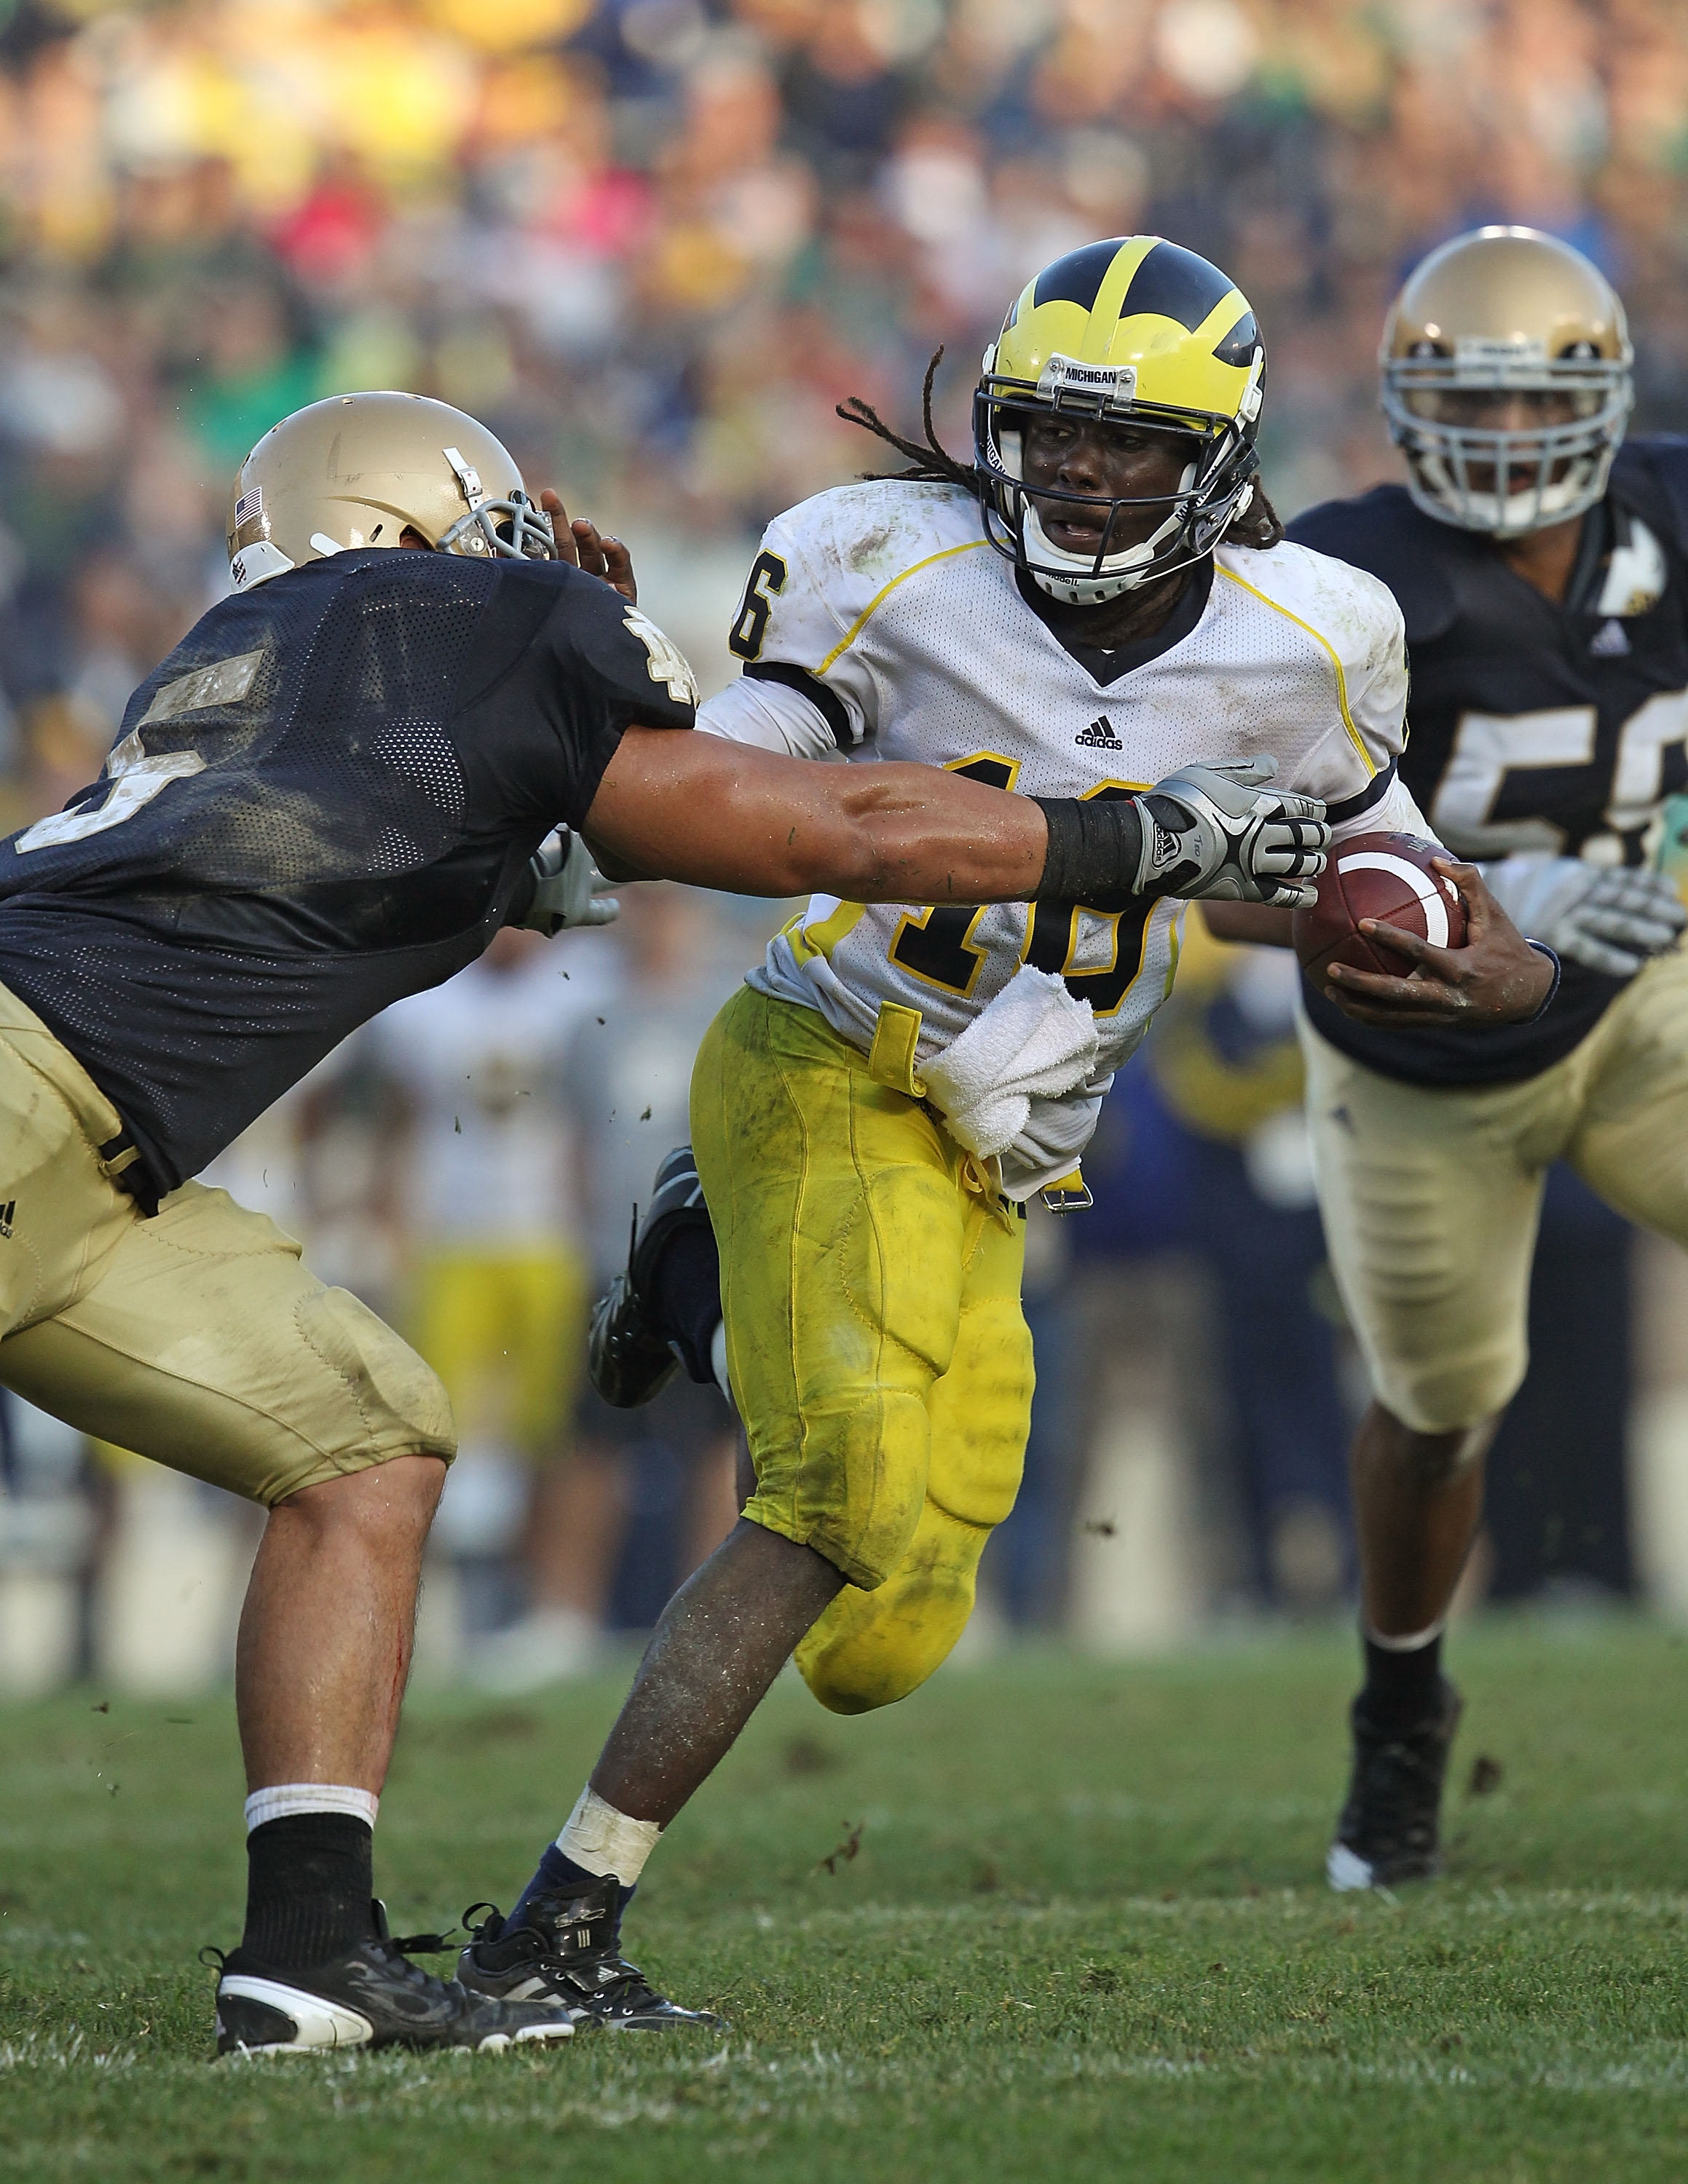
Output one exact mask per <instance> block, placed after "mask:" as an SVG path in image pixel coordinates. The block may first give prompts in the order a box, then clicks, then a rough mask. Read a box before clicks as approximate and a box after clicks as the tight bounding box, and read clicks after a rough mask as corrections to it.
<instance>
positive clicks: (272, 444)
mask: <svg viewBox="0 0 1688 2184" xmlns="http://www.w3.org/2000/svg"><path fill="white" fill-rule="evenodd" d="M407 530H408V531H414V532H416V535H417V536H418V537H419V538H423V539H426V541H427V542H428V544H429V545H430V546H432V547H433V548H435V549H438V550H439V552H441V553H444V554H473V555H476V556H479V557H482V558H486V557H503V558H514V559H524V560H552V559H554V558H555V557H556V540H555V538H553V537H552V535H551V518H550V516H549V515H545V513H544V511H543V510H540V509H539V508H537V507H536V506H535V505H534V503H533V502H532V501H531V500H530V499H528V495H527V493H526V492H525V491H524V490H523V484H522V473H521V471H519V470H518V469H517V466H516V462H515V459H514V458H513V457H512V456H511V454H510V451H509V449H508V448H506V447H505V445H504V443H503V442H502V441H500V439H499V438H498V437H497V436H496V435H495V434H494V433H492V432H489V431H488V430H487V428H486V426H484V425H483V424H481V423H479V422H478V421H477V420H476V419H475V418H473V417H471V416H470V415H467V412H466V411H464V410H461V409H453V408H452V407H451V406H450V404H449V403H445V402H436V401H434V400H433V399H432V398H431V397H429V396H428V395H426V394H403V393H393V392H383V393H367V394H331V395H330V396H329V397H328V398H327V400H326V401H324V402H313V403H311V404H310V405H309V407H308V408H306V409H295V410H294V411H293V415H291V416H290V417H283V418H282V421H281V423H280V424H279V425H272V426H271V427H270V430H269V431H268V432H266V433H265V435H264V437H263V438H262V439H261V440H260V442H259V443H258V444H257V446H256V447H255V448H254V449H253V450H252V453H251V454H249V456H248V457H247V458H246V460H245V461H244V462H243V464H242V465H241V466H240V470H239V471H238V474H237V476H236V478H235V482H234V493H233V497H232V502H231V504H230V508H229V518H228V554H229V573H230V575H231V576H232V578H233V580H234V588H235V589H236V590H237V591H246V590H249V588H251V587H252V586H253V585H254V584H261V583H262V582H265V579H266V578H267V577H278V576H280V575H281V573H282V571H283V570H284V569H292V568H296V567H297V566H298V565H299V563H300V562H301V561H315V560H321V558H322V556H323V555H325V554H338V553H343V552H344V551H345V550H346V549H349V548H358V547H363V546H397V545H398V544H400V542H401V541H402V539H403V538H404V535H405V532H406V531H407Z"/></svg>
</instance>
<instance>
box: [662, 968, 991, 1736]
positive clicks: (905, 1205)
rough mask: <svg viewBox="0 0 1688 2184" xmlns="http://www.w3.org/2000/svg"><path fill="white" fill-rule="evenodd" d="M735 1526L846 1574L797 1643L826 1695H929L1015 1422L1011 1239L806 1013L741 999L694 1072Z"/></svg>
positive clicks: (965, 1603) (826, 1701) (931, 1135)
mask: <svg viewBox="0 0 1688 2184" xmlns="http://www.w3.org/2000/svg"><path fill="white" fill-rule="evenodd" d="M691 1127H692V1143H693V1147H694V1150H695V1151H696V1156H697V1167H698V1173H699V1176H700V1177H701V1180H702V1184H703V1190H704V1195H705V1197H706V1199H707V1201H708V1206H709V1212H710V1217H711V1219H712V1221H713V1224H714V1229H715V1234H716V1238H717V1240H718V1244H719V1246H720V1254H721V1303H722V1311H723V1316H724V1320H725V1323H726V1337H727V1364H728V1372H729V1377H730V1379H731V1381H732V1386H733V1393H734V1396H735V1400H736V1401H737V1403H738V1407H739V1412H740V1415H741V1418H743V1420H744V1424H745V1430H746V1436H747V1439H748V1440H749V1445H750V1455H751V1461H752V1464H753V1466H754V1468H755V1472H756V1491H755V1493H754V1494H753V1495H752V1497H751V1499H750V1501H749V1502H748V1503H747V1504H746V1508H745V1514H746V1517H749V1518H752V1519H753V1520H754V1521H755V1522H756V1523H757V1524H763V1525H766V1526H767V1528H768V1529H769V1530H770V1531H773V1532H778V1533H780V1535H782V1536H783V1537H785V1538H786V1539H789V1540H794V1541H797V1542H798V1543H799V1544H800V1545H802V1546H809V1547H813V1549H814V1550H815V1551H816V1552H817V1553H819V1554H822V1555H824V1556H825V1557H826V1559H827V1560H828V1561H829V1562H830V1563H833V1564H834V1565H835V1566H836V1568H838V1569H840V1570H841V1571H842V1572H843V1574H844V1575H845V1577H846V1578H847V1580H849V1582H848V1584H847V1585H846V1588H845V1590H844V1591H842V1592H841V1594H840V1595H839V1596H838V1598H837V1599H836V1601H835V1602H833V1604H832V1606H831V1607H830V1608H829V1609H828V1610H827V1612H826V1613H825V1614H824V1615H823V1616H822V1617H821V1619H820V1620H819V1622H818V1623H817V1624H815V1626H814V1628H813V1630H811V1631H810V1632H809V1634H808V1637H806V1638H805V1639H804V1641H803V1642H802V1645H801V1646H799V1647H798V1649H797V1657H796V1658H797V1665H798V1667H799V1668H800V1669H802V1674H803V1675H804V1677H805V1679H806V1680H807V1681H808V1685H809V1688H810V1690H811V1691H813V1693H814V1695H815V1697H817V1698H818V1699H819V1700H820V1702H821V1703H822V1704H823V1705H824V1706H827V1707H830V1708H832V1709H833V1711H834V1712H835V1713H865V1712H866V1711H867V1710H868V1709H869V1708H872V1707H879V1706H886V1705H889V1704H890V1702H892V1700H893V1699H900V1698H903V1697H906V1696H907V1694H908V1692H910V1691H914V1689H915V1688H916V1687H917V1686H918V1685H920V1684H922V1683H924V1682H925V1680H926V1678H927V1677H928V1676H930V1675H931V1673H932V1671H933V1670H934V1669H936V1667H937V1666H938V1665H939V1663H941V1662H942V1660H943V1659H944V1658H946V1656H947V1654H948V1652H949V1651H950V1649H951V1647H952V1646H953V1645H954V1644H955V1641H956V1640H957V1639H958V1638H959V1636H960V1635H961V1633H962V1631H963V1630H964V1628H965V1626H966V1623H967V1619H968V1617H969V1615H970V1613H972V1608H973V1597H974V1586H975V1580H976V1577H977V1574H978V1568H979V1557H980V1556H981V1553H982V1552H983V1551H984V1546H985V1542H986V1541H987V1539H988V1538H989V1536H990V1534H991V1531H992V1527H993V1526H995V1525H997V1524H1000V1523H1001V1522H1002V1520H1003V1518H1004V1517H1006V1516H1007V1514H1008V1513H1009V1510H1010V1509H1011V1508H1012V1507H1014V1495H1015V1493H1016V1491H1017V1490H1018V1489H1019V1485H1020V1468H1021V1465H1022V1463H1023V1462H1024V1460H1025V1455H1026V1432H1027V1429H1028V1426H1029V1424H1030V1420H1031V1385H1032V1370H1031V1335H1030V1334H1029V1332H1028V1331H1027V1329H1026V1321H1025V1318H1024V1316H1023V1314H1022V1313H1021V1311H1020V1271H1021V1266H1022V1262H1023V1261H1024V1257H1025V1234H1026V1232H1025V1226H1024V1223H1023V1220H1022V1218H1021V1217H1020V1214H1019V1213H1018V1212H1017V1210H1016V1209H1014V1207H1012V1206H1009V1205H1007V1204H1006V1203H1004V1202H1003V1200H1002V1199H1001V1198H1000V1196H999V1195H998V1194H997V1193H996V1191H995V1190H994V1189H993V1187H992V1183H991V1180H990V1178H988V1177H987V1175H986V1174H985V1173H984V1172H983V1170H982V1169H981V1167H980V1164H979V1162H977V1161H976V1160H975V1158H974V1157H973V1156H971V1155H970V1154H969V1153H966V1152H964V1151H962V1149H961V1148H960V1147H959V1145H956V1143H955V1142H954V1140H953V1139H951V1138H950V1137H949V1136H948V1135H947V1134H946V1133H945V1132H944V1131H943V1130H942V1129H941V1128H939V1127H938V1125H937V1123H936V1122H935V1121H934V1120H933V1119H932V1117H931V1115H930V1114H929V1113H928V1112H926V1111H925V1109H924V1108H923V1107H922V1106H920V1104H919V1101H917V1100H911V1099H909V1098H908V1097H907V1096H906V1095H904V1094H903V1093H901V1092H897V1091H894V1090H892V1089H890V1088H889V1087H887V1086H886V1085H884V1084H877V1083H875V1081H874V1079H873V1078H870V1077H869V1073H868V1064H867V1061H866V1060H865V1058H864V1056H861V1055H860V1054H858V1053H857V1051H856V1050H855V1049H854V1048H852V1047H851V1046H849V1045H847V1044H846V1042H845V1041H844V1040H843V1039H840V1038H839V1037H838V1035H837V1034H836V1033H835V1032H834V1031H833V1030H832V1029H831V1028H830V1026H829V1025H828V1024H827V1023H826V1022H825V1020H824V1018H823V1017H820V1016H819V1015H817V1014H816V1013H815V1012H814V1011H812V1010H808V1009H804V1008H801V1007H797V1006H794V1005H792V1004H791V1003H789V1002H785V1001H778V1000H772V999H770V998H769V996H767V995H763V994H758V993H757V992H755V991H753V990H752V989H751V988H749V987H741V989H740V990H739V991H738V993H737V994H735V995H734V997H733V998H732V1000H729V1002H728V1003H727V1005H726V1006H725V1007H724V1009H723V1010H722V1011H721V1013H720V1015H719V1016H718V1017H717V1018H716V1019H715V1022H714V1023H713V1026H712V1027H711V1028H710V1030H709V1033H708V1034H707V1037H706V1039H704V1042H703V1045H702V1048H701V1050H700V1052H699V1055H698V1057H697V1065H696V1070H695V1072H694V1073H693V1077H692V1089H691Z"/></svg>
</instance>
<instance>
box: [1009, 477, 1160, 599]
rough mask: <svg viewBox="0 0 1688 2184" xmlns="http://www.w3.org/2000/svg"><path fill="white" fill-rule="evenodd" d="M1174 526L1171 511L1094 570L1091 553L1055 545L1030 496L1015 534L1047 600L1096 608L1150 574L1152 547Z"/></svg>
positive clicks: (1127, 590)
mask: <svg viewBox="0 0 1688 2184" xmlns="http://www.w3.org/2000/svg"><path fill="white" fill-rule="evenodd" d="M1177 527H1178V518H1177V513H1176V512H1175V513H1174V514H1172V515H1169V516H1168V517H1167V519H1166V521H1165V523H1163V524H1161V525H1160V527H1159V529H1157V530H1156V531H1155V532H1154V533H1153V534H1152V536H1150V537H1149V538H1144V539H1143V540H1141V541H1140V542H1139V543H1137V545H1135V546H1128V547H1127V548H1126V550H1125V552H1124V553H1123V554H1109V555H1108V557H1107V559H1106V560H1104V562H1103V564H1102V566H1101V568H1100V569H1099V570H1098V568H1097V566H1096V557H1095V556H1094V554H1069V553H1067V552H1066V551H1065V549H1063V548H1062V547H1059V546H1057V545H1055V544H1054V542H1053V541H1052V540H1051V539H1050V538H1049V537H1048V534H1047V532H1045V531H1044V529H1043V526H1042V521H1041V520H1040V519H1039V516H1038V514H1037V509H1036V508H1035V507H1034V506H1033V505H1032V504H1031V501H1030V500H1027V501H1026V503H1025V513H1024V514H1023V515H1022V516H1021V518H1020V540H1021V543H1022V546H1023V549H1024V551H1025V554H1026V564H1027V573H1028V574H1029V575H1030V577H1031V581H1032V582H1033V583H1034V584H1036V585H1037V588H1038V589H1039V590H1040V591H1043V592H1047V593H1048V594H1049V596H1050V598H1051V599H1065V601H1066V602H1067V603H1068V604H1069V605H1071V606H1086V607H1088V606H1100V605H1101V604H1102V603H1103V602H1104V600H1107V599H1118V598H1119V596H1120V594H1121V593H1122V592H1130V591H1134V590H1135V589H1136V588H1137V586H1138V585H1139V584H1141V583H1143V582H1144V581H1145V579H1146V578H1147V577H1149V575H1150V574H1151V573H1152V571H1151V570H1150V567H1149V564H1150V563H1151V562H1152V561H1153V560H1154V549H1155V548H1156V547H1157V546H1158V545H1160V543H1161V541H1162V539H1163V538H1170V537H1171V536H1172V535H1173V534H1174V533H1175V532H1177ZM1068 571H1070V572H1071V573H1070V574H1069V573H1068Z"/></svg>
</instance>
